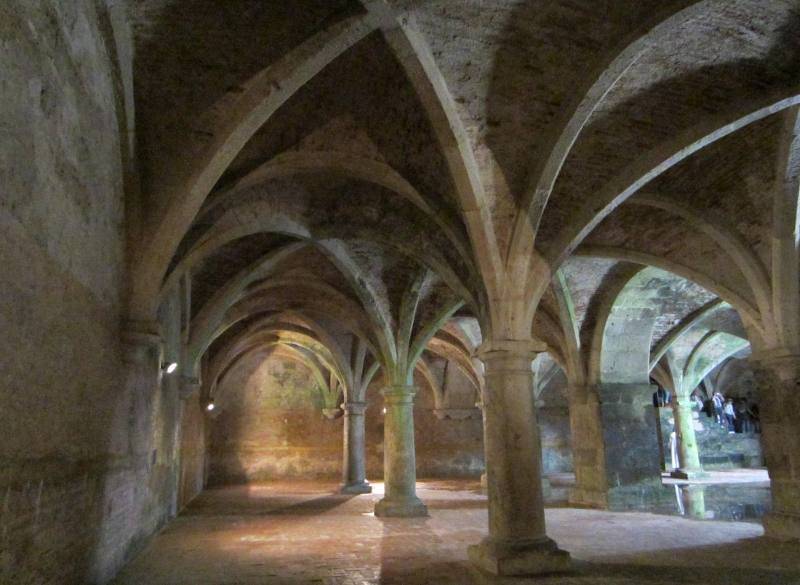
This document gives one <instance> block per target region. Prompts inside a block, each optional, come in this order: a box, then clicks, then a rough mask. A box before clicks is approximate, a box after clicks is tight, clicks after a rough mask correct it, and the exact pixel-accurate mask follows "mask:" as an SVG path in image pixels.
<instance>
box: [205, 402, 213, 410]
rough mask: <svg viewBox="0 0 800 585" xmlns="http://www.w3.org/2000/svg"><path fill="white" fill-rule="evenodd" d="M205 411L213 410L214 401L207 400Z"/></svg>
mask: <svg viewBox="0 0 800 585" xmlns="http://www.w3.org/2000/svg"><path fill="white" fill-rule="evenodd" d="M206 410H207V411H208V412H211V411H212V410H214V401H213V400H209V401H208V404H206Z"/></svg>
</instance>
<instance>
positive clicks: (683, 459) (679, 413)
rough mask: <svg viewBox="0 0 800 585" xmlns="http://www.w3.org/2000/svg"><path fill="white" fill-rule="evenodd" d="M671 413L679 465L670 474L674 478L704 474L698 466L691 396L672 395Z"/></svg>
mask: <svg viewBox="0 0 800 585" xmlns="http://www.w3.org/2000/svg"><path fill="white" fill-rule="evenodd" d="M672 414H673V417H674V418H675V434H676V436H677V439H678V463H679V464H680V467H679V468H678V469H675V470H673V471H672V473H671V474H670V475H671V476H672V477H674V478H676V479H696V478H698V477H702V476H703V475H705V473H703V468H702V467H701V466H700V452H699V451H698V449H697V439H696V438H695V434H694V416H693V415H692V407H691V398H689V397H688V396H679V395H678V394H675V395H674V398H673V401H672Z"/></svg>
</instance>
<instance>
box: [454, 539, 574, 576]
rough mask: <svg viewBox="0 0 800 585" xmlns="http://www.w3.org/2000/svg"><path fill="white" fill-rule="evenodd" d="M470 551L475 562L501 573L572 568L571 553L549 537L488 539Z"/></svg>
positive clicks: (490, 571)
mask: <svg viewBox="0 0 800 585" xmlns="http://www.w3.org/2000/svg"><path fill="white" fill-rule="evenodd" d="M467 552H468V554H469V560H470V561H471V562H472V564H473V565H475V566H476V567H478V568H479V569H481V570H482V571H485V572H487V573H491V574H492V575H498V576H525V575H544V574H548V573H563V572H565V571H568V570H569V569H570V556H569V553H568V552H567V551H563V550H561V549H560V548H558V545H557V544H556V543H555V542H554V541H552V540H550V539H549V538H547V539H545V540H539V541H534V542H521V543H509V544H500V543H497V542H495V541H493V540H491V539H490V538H486V539H484V541H483V542H481V543H480V544H476V545H472V546H470V547H469V549H468V550H467Z"/></svg>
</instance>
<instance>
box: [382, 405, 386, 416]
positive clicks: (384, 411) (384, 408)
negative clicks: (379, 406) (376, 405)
mask: <svg viewBox="0 0 800 585" xmlns="http://www.w3.org/2000/svg"><path fill="white" fill-rule="evenodd" d="M383 414H386V407H385V406H384V407H383Z"/></svg>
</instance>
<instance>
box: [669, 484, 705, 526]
mask: <svg viewBox="0 0 800 585" xmlns="http://www.w3.org/2000/svg"><path fill="white" fill-rule="evenodd" d="M675 496H676V497H677V500H678V511H679V513H680V515H681V516H689V517H690V518H697V519H698V520H703V519H705V517H706V494H705V488H704V486H701V485H676V486H675Z"/></svg>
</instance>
